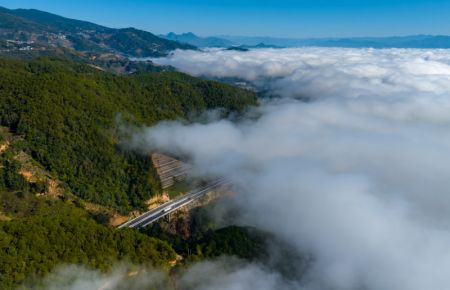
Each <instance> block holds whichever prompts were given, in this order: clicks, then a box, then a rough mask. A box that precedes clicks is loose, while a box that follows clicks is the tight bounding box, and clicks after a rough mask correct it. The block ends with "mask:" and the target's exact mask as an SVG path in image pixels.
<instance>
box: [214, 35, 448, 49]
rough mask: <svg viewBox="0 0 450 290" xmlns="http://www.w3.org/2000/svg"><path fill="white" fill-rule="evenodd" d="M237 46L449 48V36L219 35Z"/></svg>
mask: <svg viewBox="0 0 450 290" xmlns="http://www.w3.org/2000/svg"><path fill="white" fill-rule="evenodd" d="M220 38H222V39H227V40H229V41H231V42H233V43H234V44H235V45H238V46H245V45H247V46H255V45H258V44H260V43H264V44H266V45H274V46H278V47H307V46H317V47H348V48H369V47H371V48H450V36H446V35H412V36H392V37H348V38H300V39H297V38H277V37H247V36H220Z"/></svg>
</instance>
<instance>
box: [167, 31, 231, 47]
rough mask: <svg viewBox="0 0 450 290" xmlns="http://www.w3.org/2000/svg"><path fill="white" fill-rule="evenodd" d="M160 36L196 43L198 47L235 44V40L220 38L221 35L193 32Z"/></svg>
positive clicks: (191, 43)
mask: <svg viewBox="0 0 450 290" xmlns="http://www.w3.org/2000/svg"><path fill="white" fill-rule="evenodd" d="M159 37H161V38H164V39H167V40H172V41H178V42H181V43H187V44H190V45H195V46H198V47H228V46H232V45H234V42H232V41H230V40H227V39H224V38H220V37H214V36H210V37H200V36H197V35H195V34H194V33H192V32H187V33H182V34H176V33H174V32H170V33H168V34H160V35H159Z"/></svg>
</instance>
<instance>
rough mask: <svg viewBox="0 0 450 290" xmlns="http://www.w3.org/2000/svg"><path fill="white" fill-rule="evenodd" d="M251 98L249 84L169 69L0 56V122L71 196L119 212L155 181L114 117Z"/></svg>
mask: <svg viewBox="0 0 450 290" xmlns="http://www.w3.org/2000/svg"><path fill="white" fill-rule="evenodd" d="M255 102H256V97H255V95H254V93H251V92H249V91H245V90H241V89H237V88H234V87H231V86H228V85H224V84H221V83H218V82H212V81H205V80H201V79H198V78H193V77H190V76H187V75H185V74H181V73H176V72H162V73H139V74H133V75H128V76H117V75H113V74H110V73H105V72H102V71H99V70H96V69H94V68H91V67H89V66H86V65H80V64H76V63H72V62H67V61H60V60H50V59H45V58H44V59H38V60H34V61H13V60H0V124H1V125H2V126H6V127H8V128H9V130H10V131H11V132H12V133H14V134H16V135H19V136H22V138H23V139H24V142H23V143H22V145H21V146H22V147H23V148H21V149H22V150H24V151H26V152H27V153H28V154H30V155H31V156H32V157H33V158H34V159H35V160H36V161H38V162H39V163H40V164H42V166H44V167H45V169H46V170H48V171H50V172H51V173H52V174H54V175H55V176H57V177H58V178H59V179H60V180H62V181H63V182H65V183H66V184H67V185H68V188H69V189H70V190H71V191H72V192H73V193H74V194H75V195H77V196H79V197H81V198H83V199H86V200H88V201H92V202H95V203H99V204H102V205H106V206H109V207H112V208H115V209H119V210H120V211H122V212H126V211H129V210H131V209H132V208H136V207H141V206H143V201H144V200H146V199H148V198H149V197H150V196H151V195H152V194H154V193H155V192H156V191H158V190H159V184H158V181H157V180H156V178H155V173H154V171H153V169H152V167H151V164H150V160H149V158H147V157H146V156H140V155H137V154H136V153H134V152H128V151H127V150H125V149H124V148H123V147H122V146H120V135H119V134H118V130H117V128H118V126H119V125H120V124H119V123H117V120H119V119H120V120H122V121H121V122H130V123H133V124H139V125H142V124H145V125H151V124H154V123H155V122H157V121H160V120H164V119H175V118H186V117H187V116H189V115H191V114H193V113H200V112H203V111H204V110H206V109H212V108H224V110H225V112H230V111H237V112H239V111H242V110H245V108H246V107H247V106H249V105H253V104H255Z"/></svg>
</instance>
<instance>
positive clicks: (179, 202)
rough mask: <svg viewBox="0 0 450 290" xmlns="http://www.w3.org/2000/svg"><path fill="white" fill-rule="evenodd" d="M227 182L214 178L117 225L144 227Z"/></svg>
mask: <svg viewBox="0 0 450 290" xmlns="http://www.w3.org/2000/svg"><path fill="white" fill-rule="evenodd" d="M228 183H229V182H228V181H226V180H225V179H218V180H215V181H213V182H211V183H209V184H207V185H205V186H204V187H200V188H197V189H194V190H192V191H189V192H188V193H186V194H184V195H182V196H180V197H178V198H176V199H173V200H171V201H169V202H166V203H164V204H162V205H160V206H159V207H157V208H155V209H152V210H150V211H148V212H146V213H144V214H142V215H140V216H138V217H136V218H134V219H132V220H129V221H128V222H126V223H124V224H121V225H120V226H119V229H121V228H140V227H145V226H147V225H149V224H151V223H153V222H156V221H157V220H159V219H161V218H163V217H165V216H166V215H168V214H170V213H171V212H173V211H176V210H178V209H180V208H182V207H184V206H186V205H188V204H190V203H191V202H193V201H195V200H197V199H199V198H200V197H202V196H204V195H205V194H207V193H208V192H211V191H212V190H213V189H216V188H218V187H220V186H223V185H226V184H228Z"/></svg>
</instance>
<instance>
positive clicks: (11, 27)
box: [0, 7, 195, 57]
mask: <svg viewBox="0 0 450 290" xmlns="http://www.w3.org/2000/svg"><path fill="white" fill-rule="evenodd" d="M0 40H3V41H7V42H9V43H11V44H20V45H23V49H45V48H46V46H51V47H64V48H73V49H75V50H77V51H89V52H97V53H111V52H112V53H117V54H121V55H123V56H129V57H157V56H164V55H167V53H168V52H169V51H171V50H174V49H195V46H193V45H190V44H182V43H179V42H176V41H172V40H167V39H163V38H160V37H158V36H156V35H154V34H152V33H150V32H146V31H143V30H138V29H135V28H123V29H113V28H108V27H104V26H101V25H97V24H94V23H90V22H86V21H80V20H75V19H69V18H65V17H61V16H58V15H54V14H51V13H47V12H43V11H39V10H35V9H16V10H10V9H7V8H3V7H0Z"/></svg>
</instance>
